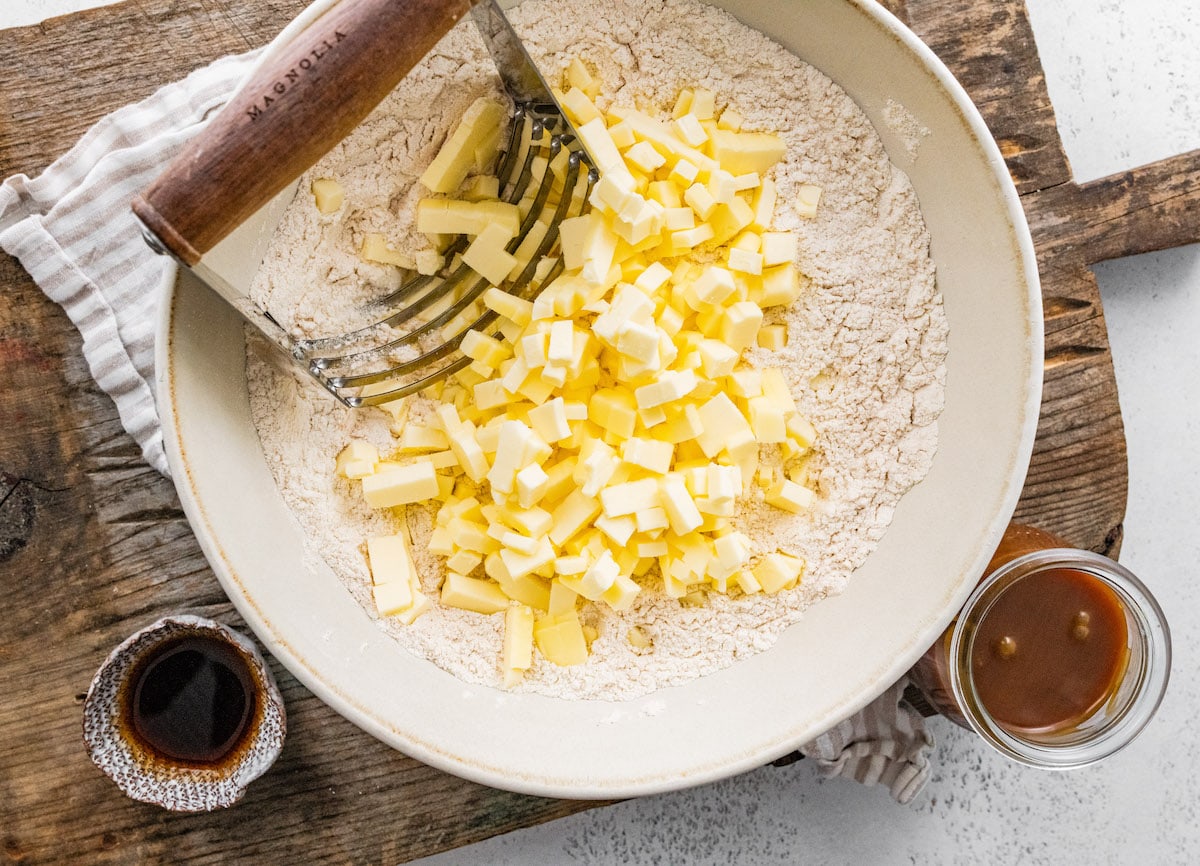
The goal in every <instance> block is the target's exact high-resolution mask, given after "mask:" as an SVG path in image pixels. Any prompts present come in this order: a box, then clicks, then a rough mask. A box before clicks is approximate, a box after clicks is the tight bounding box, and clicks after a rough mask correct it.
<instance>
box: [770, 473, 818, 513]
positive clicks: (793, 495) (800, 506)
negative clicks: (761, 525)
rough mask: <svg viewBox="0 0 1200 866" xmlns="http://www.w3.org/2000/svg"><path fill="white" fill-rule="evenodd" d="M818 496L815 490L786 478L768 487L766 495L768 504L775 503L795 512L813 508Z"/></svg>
mask: <svg viewBox="0 0 1200 866" xmlns="http://www.w3.org/2000/svg"><path fill="white" fill-rule="evenodd" d="M816 498H817V495H816V494H815V493H814V492H813V491H811V490H809V489H808V488H807V487H801V486H800V485H799V484H797V483H796V482H794V481H790V480H788V479H786V478H784V479H782V480H780V481H778V482H777V483H776V484H775V485H774V486H772V487H771V488H770V489H768V490H767V492H766V496H765V497H764V499H765V500H766V502H767V504H768V505H774V506H775V507H776V508H781V509H783V510H784V511H791V512H792V513H794V514H798V513H800V512H801V511H805V510H807V509H809V508H811V507H812V504H813V502H815V501H816Z"/></svg>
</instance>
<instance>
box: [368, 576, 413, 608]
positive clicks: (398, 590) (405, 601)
mask: <svg viewBox="0 0 1200 866" xmlns="http://www.w3.org/2000/svg"><path fill="white" fill-rule="evenodd" d="M371 597H372V598H373V599H374V600H375V609H376V610H377V611H379V615H380V616H396V615H398V614H401V613H403V612H404V611H406V610H408V609H409V608H411V607H412V604H413V591H412V587H411V586H410V585H409V584H407V583H400V582H396V583H377V584H375V585H374V586H372V587H371Z"/></svg>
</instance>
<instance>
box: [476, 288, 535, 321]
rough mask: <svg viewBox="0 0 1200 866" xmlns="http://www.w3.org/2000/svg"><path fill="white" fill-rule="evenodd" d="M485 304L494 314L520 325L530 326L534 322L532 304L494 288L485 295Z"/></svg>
mask: <svg viewBox="0 0 1200 866" xmlns="http://www.w3.org/2000/svg"><path fill="white" fill-rule="evenodd" d="M483 304H484V306H486V307H487V308H488V309H489V310H491V311H492V312H494V313H496V314H497V315H500V316H503V317H504V318H506V319H508V320H509V321H510V322H515V323H516V324H518V325H528V324H529V322H530V321H531V320H532V314H533V304H532V302H530V301H527V300H525V299H524V298H518V297H515V296H513V295H510V294H508V292H505V291H503V290H501V289H497V288H495V287H494V286H493V287H491V288H489V289H488V290H487V291H486V292H484V293H483Z"/></svg>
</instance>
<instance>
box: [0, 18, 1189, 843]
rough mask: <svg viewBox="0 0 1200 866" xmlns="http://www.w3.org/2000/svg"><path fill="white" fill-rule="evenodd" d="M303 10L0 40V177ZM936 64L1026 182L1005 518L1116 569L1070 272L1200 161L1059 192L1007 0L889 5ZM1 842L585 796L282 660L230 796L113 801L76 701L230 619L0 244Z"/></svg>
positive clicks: (218, 830)
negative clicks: (192, 628)
mask: <svg viewBox="0 0 1200 866" xmlns="http://www.w3.org/2000/svg"><path fill="white" fill-rule="evenodd" d="M303 5H304V2H303V0H258V2H249V3H248V2H236V0H131V2H127V3H124V4H122V5H118V6H114V7H107V8H102V9H97V10H92V11H88V12H83V13H79V14H77V15H73V16H68V17H65V18H60V19H56V20H52V21H48V22H45V23H43V24H40V25H37V26H33V27H26V28H20V29H14V30H9V31H3V32H0V55H2V56H3V57H5V59H6V68H5V76H4V79H3V83H0V177H4V176H7V175H9V174H11V173H14V172H18V171H20V172H25V173H26V174H29V175H31V176H32V175H34V174H36V173H37V172H39V171H40V170H41V169H42V168H44V167H45V166H46V165H47V164H49V163H50V162H51V161H52V159H53V158H54V157H56V156H58V155H59V154H61V153H62V152H64V151H65V150H66V149H67V148H68V147H69V146H70V145H71V144H72V143H73V142H74V141H75V140H76V139H77V138H78V137H79V136H80V135H81V134H82V133H83V132H84V131H85V130H86V129H87V127H88V126H90V125H91V124H92V123H93V122H95V121H96V120H97V119H99V118H100V117H101V116H102V115H104V114H105V113H107V112H109V111H112V110H114V109H116V108H118V107H120V106H121V105H124V104H126V103H128V102H131V101H134V100H137V99H140V98H142V97H144V96H146V95H148V94H149V93H150V92H151V91H152V90H153V89H154V88H155V87H157V86H158V85H159V84H161V83H163V82H166V81H169V80H172V79H176V78H179V77H181V76H182V75H184V74H186V73H187V72H188V71H190V70H191V69H193V68H195V67H198V66H200V65H202V64H204V63H207V62H209V61H210V60H212V59H213V58H215V57H217V56H219V55H221V54H225V53H229V52H236V51H242V50H245V49H247V48H250V47H253V46H255V45H257V44H260V43H262V42H264V41H265V40H266V39H267V38H269V36H270V35H271V34H273V33H274V32H275V31H277V30H278V29H279V28H280V27H281V26H282V24H283V23H284V22H285V21H286V20H287V19H288V18H290V17H291V16H293V15H294V14H295V13H296V12H297V11H298V10H299V9H300V8H301V7H302V6H303ZM888 5H889V7H890V8H891V9H892V10H893V11H895V12H896V14H897V15H899V16H900V17H901V18H902V19H903V20H905V21H906V22H907V23H908V24H909V25H910V26H911V27H912V28H913V29H914V30H915V31H916V32H917V34H918V35H919V36H920V37H921V38H923V39H924V40H925V41H926V42H927V43H929V45H930V46H931V47H932V48H933V49H934V50H935V51H936V52H937V53H938V54H939V55H940V56H941V57H942V58H943V59H944V60H945V61H946V63H947V64H948V65H949V66H950V68H951V69H952V71H953V72H954V73H955V74H956V75H957V76H958V77H959V80H960V81H962V83H963V84H964V86H965V87H966V88H967V90H968V91H969V92H970V93H971V95H972V97H973V98H974V100H975V101H976V103H977V104H978V105H979V106H980V109H981V110H982V112H983V114H984V117H985V118H986V120H987V121H988V124H989V126H990V128H991V130H992V132H993V134H994V135H995V137H996V139H997V141H998V142H999V143H1000V146H1001V148H1002V150H1003V152H1004V154H1005V156H1006V158H1007V160H1008V165H1009V168H1010V170H1011V172H1012V175H1013V178H1014V180H1015V181H1016V183H1017V185H1018V189H1019V190H1020V192H1021V193H1022V196H1023V201H1024V204H1025V207H1026V211H1027V213H1028V215H1029V219H1030V224H1031V227H1032V229H1033V232H1034V238H1035V241H1036V245H1037V248H1038V253H1039V260H1040V263H1041V266H1042V271H1043V291H1044V296H1045V297H1044V299H1045V308H1046V331H1047V345H1046V388H1045V398H1044V403H1043V406H1042V416H1041V423H1040V426H1039V430H1038V440H1037V446H1036V450H1035V454H1034V458H1033V462H1032V465H1031V467H1030V472H1029V478H1028V483H1027V485H1026V488H1025V492H1024V496H1023V497H1022V499H1021V503H1020V505H1019V507H1018V513H1017V517H1018V518H1019V519H1021V520H1024V521H1026V522H1031V523H1036V524H1038V525H1041V526H1044V527H1046V528H1048V529H1051V530H1053V531H1055V532H1058V533H1059V534H1061V535H1063V536H1064V537H1066V538H1067V539H1069V540H1070V541H1072V542H1073V543H1075V544H1078V545H1080V546H1082V547H1088V548H1092V549H1094V550H1099V551H1103V552H1107V553H1110V554H1113V555H1115V554H1116V553H1117V552H1118V550H1119V546H1120V540H1121V521H1122V518H1123V515H1124V508H1125V492H1126V460H1125V444H1124V435H1123V432H1122V426H1121V416H1120V410H1119V407H1118V404H1117V393H1116V384H1115V381H1114V379H1113V372H1112V365H1111V358H1110V356H1109V351H1108V340H1107V335H1106V330H1105V325H1104V317H1103V312H1102V309H1101V305H1100V299H1099V294H1098V291H1097V287H1096V282H1095V279H1094V278H1093V276H1092V273H1091V271H1090V270H1089V267H1088V266H1089V265H1090V264H1092V263H1094V262H1096V261H1099V260H1102V259H1106V258H1113V257H1116V256H1122V255H1129V254H1133V253H1137V252H1143V251H1148V250H1153V249H1160V248H1164V247H1169V246H1174V245H1178V244H1183V243H1188V242H1193V241H1196V240H1200V218H1198V217H1197V214H1198V213H1200V152H1193V153H1191V154H1187V155H1183V156H1180V157H1176V158H1174V159H1169V160H1165V161H1163V162H1159V163H1156V164H1154V165H1151V166H1146V167H1144V168H1139V169H1135V170H1133V171H1129V172H1126V173H1124V174H1122V175H1120V176H1116V177H1110V178H1105V179H1103V180H1100V181H1095V182H1092V183H1088V184H1083V185H1076V184H1075V183H1074V182H1073V181H1072V179H1071V172H1070V167H1069V165H1068V164H1067V160H1066V156H1065V154H1064V153H1063V149H1062V146H1061V143H1060V140H1059V137H1058V132H1057V129H1056V126H1055V119H1054V112H1053V108H1052V106H1051V105H1050V100H1049V96H1048V94H1047V91H1046V87H1045V81H1044V77H1043V74H1042V69H1041V65H1040V62H1039V60H1038V56H1037V50H1036V46H1035V45H1034V42H1033V34H1032V31H1031V29H1030V25H1029V20H1028V17H1027V14H1026V10H1025V7H1024V4H1023V3H1022V2H1021V0H891V2H889V3H888ZM0 286H3V293H2V294H0V357H2V358H3V359H4V361H5V362H6V364H5V370H6V373H7V377H6V378H7V382H6V389H5V394H4V396H3V397H2V398H0V575H2V576H3V577H2V579H3V584H2V586H3V600H2V601H0V612H2V619H0V682H3V683H4V697H3V700H0V837H2V844H3V856H4V857H5V859H6V861H7V862H14V863H16V862H20V863H49V862H72V863H79V862H88V863H153V862H166V861H169V862H181V861H188V862H196V863H222V862H226V861H232V860H237V861H238V862H250V861H253V862H260V861H261V862H328V863H374V862H401V861H404V860H407V859H411V858H415V857H418V856H422V855H425V854H430V853H433V852H436V851H439V850H444V849H446V848H451V847H455V846H459V845H464V844H467V843H469V842H473V841H477V840H479V839H483V838H485V837H487V836H491V835H494V834H496V833H502V832H505V831H507V830H512V829H515V828H517V827H522V826H527V825H530V824H534V823H537V822H540V821H545V820H548V819H551V818H555V817H558V816H561V815H566V814H568V813H570V812H573V811H577V810H579V809H582V808H588V807H590V806H593V805H596V804H593V803H578V802H569V801H556V800H545V799H537V798H532V797H524V796H518V795H514V794H508V793H504V792H501V791H496V790H492V789H490V788H485V787H482V786H479V785H474V784H471V783H468V782H464V781H462V780H459V779H457V778H455V777H452V776H448V775H445V774H443V773H439V772H437V771H435V770H432V769H430V768H428V767H426V766H424V765H422V764H420V763H418V762H416V761H414V760H411V759H409V758H407V757H405V756H403V755H401V754H399V753H397V752H394V751H392V750H390V749H388V748H386V747H384V746H383V745H381V744H380V743H378V742H376V741H375V740H373V739H372V738H371V737H369V736H367V735H366V734H364V733H362V732H361V731H359V730H358V729H357V728H355V727H354V726H353V725H351V724H350V723H349V722H347V721H345V720H343V719H342V718H341V717H340V716H338V715H336V714H335V713H333V711H332V710H329V709H328V708H327V707H325V706H324V705H323V704H322V703H321V702H320V701H318V700H317V699H316V698H315V697H313V696H312V695H311V694H310V693H308V692H307V691H306V690H305V689H304V688H303V687H302V686H300V685H299V684H298V683H297V682H296V681H295V680H294V679H293V678H292V677H291V676H290V675H288V673H287V672H286V671H285V670H283V669H282V668H280V667H279V666H278V665H275V666H274V670H275V673H276V676H277V677H278V678H279V682H280V684H281V687H282V689H283V692H284V697H285V699H286V701H287V705H288V712H289V728H290V731H289V737H288V741H287V745H286V748H285V749H284V753H283V756H282V757H281V759H280V761H279V762H278V763H277V764H276V765H275V767H273V768H272V770H271V771H270V772H269V773H268V774H267V775H266V776H265V777H263V778H262V779H261V780H259V781H258V782H256V783H255V784H254V785H252V786H251V787H250V789H249V793H248V794H247V797H246V800H245V801H244V802H243V803H242V804H240V805H238V806H237V807H236V808H234V809H231V810H227V811H225V812H221V813H218V814H209V815H199V816H183V815H173V814H169V813H165V812H162V811H160V810H158V809H157V808H155V807H151V806H145V805H140V804H137V803H133V802H131V801H129V800H126V799H125V798H124V797H122V796H120V795H119V793H118V792H117V790H116V788H115V787H114V786H113V785H112V783H111V782H109V781H108V780H107V779H106V778H104V777H103V776H102V775H100V773H99V772H98V771H96V770H95V769H94V768H93V767H92V765H91V763H90V762H89V761H88V759H87V757H86V755H85V754H84V751H83V748H82V746H81V742H80V725H81V712H80V704H81V702H82V699H83V695H84V692H85V691H86V689H87V686H88V682H89V681H90V679H91V677H92V675H93V673H94V672H95V670H96V668H97V666H98V665H99V664H100V662H101V661H102V660H103V658H104V656H105V655H106V654H107V652H108V651H109V649H111V648H112V647H113V646H115V645H116V644H117V643H118V642H119V641H120V640H122V639H123V638H124V637H126V636H127V635H128V634H130V633H131V632H132V631H134V630H135V629H136V628H138V627H140V626H142V625H145V624H146V623H149V622H151V621H153V620H154V619H156V618H157V617H159V616H161V615H163V614H165V613H168V612H177V611H180V610H191V611H196V612H198V613H201V614H205V615H209V616H213V617H214V618H216V619H219V620H222V621H224V622H228V623H230V624H232V625H234V626H235V627H241V628H243V629H244V628H245V626H244V624H243V623H242V622H241V621H240V620H239V618H238V617H237V615H236V614H235V613H234V612H233V610H232V607H231V606H230V604H229V603H228V601H227V600H226V599H225V597H224V595H223V593H222V591H221V589H220V587H219V586H218V584H217V581H216V579H215V578H214V577H213V575H212V573H211V571H210V570H209V568H208V566H207V564H206V563H205V561H204V558H203V556H202V555H201V553H200V550H199V548H198V546H197V544H196V542H195V539H194V538H193V536H192V533H191V531H190V529H189V528H188V525H187V522H186V520H185V519H184V516H183V513H182V512H181V510H180V508H179V503H178V501H177V499H176V497H175V494H174V490H173V488H172V487H171V485H170V483H169V482H167V481H165V480H164V479H162V478H160V477H159V476H158V475H157V474H155V473H154V471H153V470H151V469H150V468H148V467H147V466H146V465H145V464H143V463H142V461H141V458H140V455H139V451H138V449H137V447H136V446H135V445H134V443H133V441H132V440H131V439H130V438H129V437H128V436H127V435H126V434H125V433H124V432H123V430H122V429H121V426H120V423H119V421H118V419H117V414H116V411H115V409H114V407H113V405H112V403H111V402H110V401H109V399H108V398H107V397H106V396H105V395H104V394H103V393H102V392H101V391H100V390H99V388H98V387H97V386H96V385H95V383H94V382H93V381H92V380H91V378H90V376H89V374H88V371H87V367H86V365H85V363H84V361H83V358H82V354H81V352H80V339H79V336H78V334H77V333H76V332H75V331H74V329H73V328H72V326H71V325H70V323H69V322H68V321H67V319H66V317H65V316H64V315H63V314H62V312H61V310H59V308H58V307H56V306H55V305H54V304H52V303H51V302H49V301H47V300H46V299H45V297H44V296H42V294H41V293H40V292H39V290H38V289H37V287H36V286H35V285H34V284H33V283H32V282H31V281H30V279H29V278H28V276H27V275H26V274H25V272H24V271H23V270H22V269H21V268H20V266H19V265H18V264H17V263H16V262H15V261H14V260H12V259H11V258H8V257H6V256H0Z"/></svg>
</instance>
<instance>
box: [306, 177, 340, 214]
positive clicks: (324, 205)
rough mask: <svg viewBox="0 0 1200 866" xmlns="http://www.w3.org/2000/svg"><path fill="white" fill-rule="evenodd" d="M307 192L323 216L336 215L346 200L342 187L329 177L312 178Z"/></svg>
mask: <svg viewBox="0 0 1200 866" xmlns="http://www.w3.org/2000/svg"><path fill="white" fill-rule="evenodd" d="M309 191H310V192H312V194H313V199H314V200H315V201H316V204H317V210H318V211H320V212H321V213H323V214H331V213H336V212H337V211H339V210H341V209H342V203H343V202H344V201H345V200H346V192H345V190H343V189H342V185H341V184H340V183H338V182H337V181H336V180H334V179H333V178H331V177H318V178H314V179H313V182H312V184H311V185H310V186H309Z"/></svg>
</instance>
